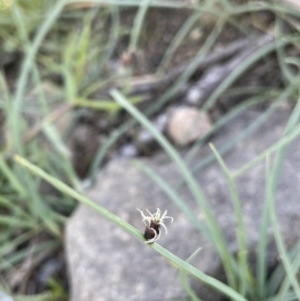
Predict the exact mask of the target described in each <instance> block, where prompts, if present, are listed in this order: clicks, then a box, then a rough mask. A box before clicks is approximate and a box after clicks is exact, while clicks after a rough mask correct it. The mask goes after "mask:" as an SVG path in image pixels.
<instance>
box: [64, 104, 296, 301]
mask: <svg viewBox="0 0 300 301" xmlns="http://www.w3.org/2000/svg"><path fill="white" fill-rule="evenodd" d="M259 114H260V113H259V112H255V111H248V112H247V114H244V115H243V116H240V117H238V118H236V119H235V120H233V121H232V122H231V123H230V124H229V125H228V126H226V127H224V128H223V129H222V130H221V131H220V132H219V133H218V134H217V135H216V136H215V137H214V138H213V143H214V144H215V145H216V146H217V147H218V146H220V145H222V144H223V143H224V142H225V141H228V139H230V138H232V137H233V136H234V135H236V134H237V133H239V132H240V131H241V130H244V129H245V128H246V126H247V125H248V124H249V123H250V122H252V121H253V120H254V119H255V118H257V117H258V116H259ZM289 114H290V112H289V111H288V110H287V109H282V108H281V109H280V111H278V112H277V113H275V114H274V115H273V116H272V117H271V118H270V119H269V120H268V121H267V122H266V123H265V125H263V126H262V127H261V128H260V130H259V131H258V132H257V133H256V134H254V135H253V136H252V137H250V138H248V139H247V140H246V141H243V142H240V143H239V144H238V145H237V146H236V147H235V149H234V150H233V151H232V152H231V153H230V154H228V155H226V156H224V159H225V161H226V164H227V165H228V167H229V168H230V170H231V171H234V170H236V169H238V168H239V167H241V166H242V165H243V164H245V163H246V162H248V161H249V160H251V159H252V158H253V157H254V156H256V155H257V154H259V153H260V152H262V151H263V150H264V149H265V148H267V147H268V146H270V145H272V144H273V143H275V142H276V141H277V140H278V139H279V137H280V136H281V135H282V133H283V130H284V125H285V123H286V121H287V119H288V117H289ZM299 147H300V141H299V139H297V140H296V141H295V142H294V143H293V145H292V147H291V148H290V150H289V153H288V157H287V160H286V162H285V165H284V169H283V173H282V177H281V181H280V184H279V190H278V193H277V199H276V201H277V213H278V217H279V220H280V222H281V229H282V233H283V236H284V238H285V241H286V243H287V244H288V246H291V245H292V243H293V242H294V241H295V240H296V239H297V238H298V231H295V229H299V227H300V202H299V199H300V185H299V184H300V152H299ZM210 153H211V151H210V150H209V149H208V148H203V149H201V150H200V151H199V153H198V155H197V157H196V158H195V161H194V163H195V162H199V161H200V160H201V159H203V158H204V157H205V156H206V155H207V154H210ZM139 161H140V162H142V163H143V164H146V165H147V166H149V167H150V168H152V169H153V170H155V172H157V173H158V174H159V175H160V176H162V177H163V178H164V179H165V180H166V181H167V182H168V183H169V184H170V185H172V186H173V187H176V185H177V184H178V181H179V180H180V175H179V174H178V172H177V168H176V167H175V166H174V164H173V163H170V160H169V159H168V158H166V156H165V155H164V154H160V155H158V156H156V157H154V158H152V159H149V160H139ZM264 170H265V167H264V162H261V163H260V164H258V165H256V166H255V167H253V168H251V169H250V170H248V171H247V172H246V173H245V174H244V175H242V176H240V177H239V178H238V180H237V187H238V190H239V196H240V199H241V202H242V209H243V212H244V220H245V224H246V227H247V234H248V237H247V243H248V251H249V253H250V255H255V250H256V245H257V241H258V236H259V219H260V215H261V212H262V207H263V204H264V199H265V179H264V175H265V171H264ZM196 177H197V180H198V181H199V184H200V186H201V187H202V188H203V191H204V193H205V195H206V197H207V199H208V200H209V202H210V204H211V206H212V208H213V211H214V213H215V214H216V219H217V221H218V223H219V224H220V226H221V228H222V231H223V233H224V236H225V238H226V240H227V242H228V245H229V248H230V249H231V251H232V252H236V251H237V244H236V239H235V218H234V213H233V209H232V203H231V200H230V193H229V188H228V185H227V181H226V178H225V176H224V175H223V173H222V170H221V169H220V167H219V166H218V165H217V164H216V163H214V164H212V165H211V166H209V167H207V168H206V169H204V170H202V171H201V172H199V173H198V174H197V175H196ZM178 193H179V194H180V195H181V196H182V197H183V199H184V200H185V201H186V203H187V204H188V205H190V206H191V208H192V209H193V210H194V212H195V214H196V215H197V216H198V217H199V219H201V220H203V219H204V217H203V213H202V210H201V209H200V208H199V206H198V205H197V204H196V202H195V201H194V199H193V197H192V195H191V193H190V192H189V190H188V189H187V188H186V187H183V188H182V189H181V190H180V191H179V192H178ZM89 197H90V198H91V199H93V200H94V201H95V202H97V203H98V204H100V205H102V206H104V207H105V208H107V209H108V210H111V211H112V212H114V213H115V214H117V215H118V216H120V218H122V219H125V220H126V221H128V222H129V223H131V224H132V225H133V226H135V227H137V228H139V229H141V231H143V230H144V226H143V224H142V223H141V216H140V213H139V212H138V211H137V210H136V207H138V208H140V209H142V210H144V209H145V208H148V209H149V210H150V211H151V212H152V211H155V210H156V208H157V207H159V208H160V209H161V210H165V209H167V210H168V215H170V216H173V217H174V222H173V223H172V224H169V223H168V220H167V221H166V224H167V226H168V230H169V233H168V235H165V233H163V235H162V237H161V238H160V240H159V243H160V244H161V245H162V246H164V247H166V248H167V249H168V250H170V251H171V252H173V253H174V254H176V255H177V256H179V257H180V258H183V259H185V258H187V257H188V256H190V255H191V253H192V252H194V251H195V250H196V249H197V248H198V247H200V246H201V247H202V251H201V252H200V254H199V255H198V256H197V257H196V258H195V259H194V260H193V262H192V263H193V264H194V265H195V266H196V267H198V268H199V269H201V270H202V271H203V272H205V273H208V274H210V275H213V276H215V277H218V278H220V277H221V278H222V268H221V264H220V260H219V258H218V256H217V255H216V252H215V250H214V248H213V247H212V246H211V245H210V243H209V242H207V240H206V239H205V238H204V237H203V235H202V234H201V233H199V232H198V230H196V229H195V228H194V227H193V226H192V224H191V223H190V222H189V220H188V219H187V217H186V216H185V215H184V214H183V213H182V212H181V211H180V210H179V209H178V208H177V207H176V206H175V205H174V204H173V203H172V201H171V200H169V199H168V198H167V197H166V196H165V195H164V194H163V193H162V192H161V191H160V189H159V188H158V187H157V186H156V185H155V184H153V182H152V181H151V180H150V179H148V178H147V177H146V176H145V175H144V174H143V173H142V172H140V171H138V170H137V169H136V168H135V166H133V164H132V161H126V160H119V161H118V160H116V161H113V162H111V163H110V164H109V165H108V166H107V167H106V168H105V169H104V170H102V171H101V172H100V173H99V176H98V185H97V186H96V187H95V188H94V189H93V190H92V191H90V193H89ZM269 241H270V243H271V244H272V241H273V238H272V231H271V230H270V231H269ZM66 252H67V261H68V265H69V272H70V279H71V295H72V296H71V300H72V301H102V300H103V301H104V300H105V301H116V300H128V301H137V300H138V301H143V300H170V299H172V298H175V297H177V298H178V297H185V296H187V293H186V292H185V290H184V289H183V288H182V286H181V283H180V281H179V277H178V271H177V270H176V269H175V268H174V267H172V266H171V265H169V264H168V263H167V262H166V261H165V259H164V258H162V257H160V256H159V255H158V254H156V252H154V251H153V250H152V249H151V247H149V246H148V245H146V244H142V243H140V242H139V241H137V240H135V239H134V238H132V237H130V236H129V235H128V234H127V233H125V232H124V231H123V230H121V229H119V228H118V227H116V226H115V225H114V224H112V223H110V222H108V221H106V220H105V219H104V218H103V217H102V216H100V215H98V214H97V213H95V212H93V211H92V210H90V209H89V208H87V207H85V206H82V205H80V206H79V208H78V209H77V211H76V212H75V214H74V215H73V217H72V218H71V219H70V221H69V223H68V226H67V229H66ZM268 260H269V265H274V264H275V263H276V260H277V251H276V248H271V249H270V253H269V254H268ZM193 287H194V288H195V290H196V291H197V292H198V293H199V295H201V297H202V298H203V299H205V300H207V301H208V300H211V301H212V300H213V301H217V300H222V299H221V297H220V296H219V295H218V294H217V293H215V292H213V291H211V290H208V289H206V288H204V287H203V286H202V285H201V284H200V282H198V281H194V283H193Z"/></svg>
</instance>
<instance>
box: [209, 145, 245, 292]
mask: <svg viewBox="0 0 300 301" xmlns="http://www.w3.org/2000/svg"><path fill="white" fill-rule="evenodd" d="M209 146H210V148H211V150H212V151H213V153H214V155H215V156H216V159H217V161H218V163H219V165H220V166H221V168H222V170H223V172H224V173H225V176H226V178H227V181H228V184H229V188H230V194H231V200H232V204H233V209H234V213H235V218H236V225H237V226H236V237H237V242H238V246H239V253H240V254H242V255H241V256H240V267H239V270H240V277H239V280H240V287H239V292H240V293H241V294H242V295H243V296H245V295H246V291H247V290H248V291H249V290H250V289H249V283H248V277H247V275H248V256H247V240H246V237H247V236H246V229H245V224H244V220H243V212H242V208H241V202H240V199H239V196H238V192H237V188H236V185H235V182H234V180H233V178H232V176H231V174H230V171H229V169H228V167H227V166H226V164H225V162H224V160H223V159H222V157H221V156H220V154H219V153H218V151H217V149H216V148H215V147H214V145H213V144H212V143H210V144H209Z"/></svg>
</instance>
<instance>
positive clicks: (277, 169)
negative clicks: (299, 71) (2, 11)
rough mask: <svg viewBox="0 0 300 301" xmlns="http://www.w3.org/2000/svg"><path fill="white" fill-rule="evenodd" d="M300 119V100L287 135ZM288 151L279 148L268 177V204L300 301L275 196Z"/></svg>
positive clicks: (280, 252)
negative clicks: (277, 212)
mask: <svg viewBox="0 0 300 301" xmlns="http://www.w3.org/2000/svg"><path fill="white" fill-rule="evenodd" d="M299 118H300V99H299V100H298V102H297V105H296V107H295V109H294V111H293V113H292V115H291V117H290V119H289V121H288V123H287V126H286V128H285V133H287V132H289V131H290V130H291V129H292V128H293V127H294V126H295V125H296V124H297V123H298V121H299ZM287 149H288V145H284V146H282V147H281V148H279V150H278V152H277V156H276V158H275V162H274V166H273V168H272V170H270V171H269V173H268V175H267V203H268V208H269V212H270V219H271V222H272V226H273V230H274V237H275V241H276V244H277V247H278V251H279V254H280V257H281V260H282V263H283V266H284V268H285V270H286V273H287V277H288V279H289V281H290V283H291V286H292V288H293V290H294V292H295V294H296V295H297V298H298V299H299V300H300V285H299V283H298V281H297V278H296V275H295V273H294V271H293V268H292V264H291V261H290V260H289V257H288V253H287V251H286V247H285V244H284V241H283V238H282V235H281V233H280V226H279V222H278V219H277V215H276V208H275V194H276V190H277V185H278V182H279V178H280V174H281V168H282V164H283V161H284V157H285V155H286V152H287Z"/></svg>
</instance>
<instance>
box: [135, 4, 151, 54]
mask: <svg viewBox="0 0 300 301" xmlns="http://www.w3.org/2000/svg"><path fill="white" fill-rule="evenodd" d="M151 2H152V0H143V1H140V7H139V10H138V12H137V14H136V17H135V18H134V22H133V27H132V31H131V36H130V44H129V52H135V51H136V49H137V43H138V39H139V36H140V34H141V31H142V26H143V22H144V19H145V16H146V13H147V9H148V7H149V5H150V3H151Z"/></svg>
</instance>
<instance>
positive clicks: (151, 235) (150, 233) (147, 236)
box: [144, 222, 160, 240]
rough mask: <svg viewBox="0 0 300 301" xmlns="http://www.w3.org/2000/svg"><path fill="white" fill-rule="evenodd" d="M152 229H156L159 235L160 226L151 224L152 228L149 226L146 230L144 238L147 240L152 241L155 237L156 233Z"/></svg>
mask: <svg viewBox="0 0 300 301" xmlns="http://www.w3.org/2000/svg"><path fill="white" fill-rule="evenodd" d="M152 229H154V230H155V231H156V233H157V235H159V231H160V225H159V224H156V223H153V222H151V224H150V227H148V226H147V227H146V229H145V233H144V237H145V239H146V240H150V239H153V238H154V237H155V232H154V231H153V230H152Z"/></svg>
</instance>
